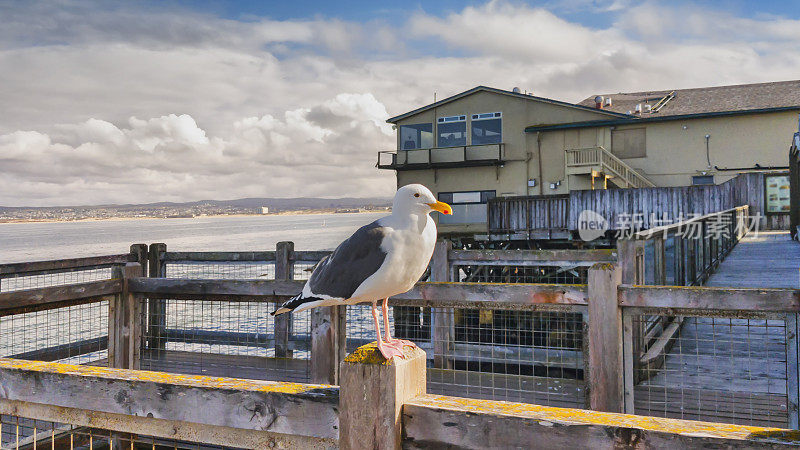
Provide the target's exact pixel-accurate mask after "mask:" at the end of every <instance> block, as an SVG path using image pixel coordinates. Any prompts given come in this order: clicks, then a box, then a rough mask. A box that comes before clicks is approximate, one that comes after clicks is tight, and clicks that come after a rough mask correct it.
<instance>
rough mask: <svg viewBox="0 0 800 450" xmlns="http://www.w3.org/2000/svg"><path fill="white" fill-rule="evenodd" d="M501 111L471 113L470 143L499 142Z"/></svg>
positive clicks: (500, 135)
mask: <svg viewBox="0 0 800 450" xmlns="http://www.w3.org/2000/svg"><path fill="white" fill-rule="evenodd" d="M502 116H503V113H499V112H495V113H484V114H473V115H472V145H484V144H499V143H501V142H503V140H502V130H503V123H502V120H503V119H502Z"/></svg>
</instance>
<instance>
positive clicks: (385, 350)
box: [372, 301, 403, 359]
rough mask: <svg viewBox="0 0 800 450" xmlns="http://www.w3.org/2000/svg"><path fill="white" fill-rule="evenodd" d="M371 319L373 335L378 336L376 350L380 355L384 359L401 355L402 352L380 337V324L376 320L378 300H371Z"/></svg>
mask: <svg viewBox="0 0 800 450" xmlns="http://www.w3.org/2000/svg"><path fill="white" fill-rule="evenodd" d="M372 320H373V321H375V335H376V336H377V337H378V341H377V343H378V350H380V352H381V355H383V357H384V358H386V359H392V357H393V356H399V357H401V358H402V357H403V352H402V351H400V350H399V349H397V348H395V347H394V346H391V345H388V344H387V343H385V342H383V340H382V339H381V324H380V322H379V321H378V302H377V301H374V302H372Z"/></svg>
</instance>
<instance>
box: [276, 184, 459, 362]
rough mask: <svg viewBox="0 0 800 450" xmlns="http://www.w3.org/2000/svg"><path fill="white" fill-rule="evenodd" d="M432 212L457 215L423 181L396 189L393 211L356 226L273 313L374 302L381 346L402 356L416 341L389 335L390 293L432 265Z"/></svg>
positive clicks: (403, 289) (388, 354) (406, 287)
mask: <svg viewBox="0 0 800 450" xmlns="http://www.w3.org/2000/svg"><path fill="white" fill-rule="evenodd" d="M433 211H438V212H440V213H442V214H453V209H452V208H451V207H450V205H448V204H447V203H444V202H440V201H437V200H436V198H435V197H434V196H433V193H431V191H430V190H429V189H428V188H426V187H425V186H423V185H421V184H409V185H407V186H403V187H401V188H400V189H398V190H397V193H396V194H395V196H394V201H393V202H392V214H391V215H388V216H386V217H382V218H380V219H378V220H376V221H374V222H372V223H370V224H368V225H364V226H363V227H361V228H359V229H358V230H356V232H355V233H353V235H352V236H350V237H349V238H347V239H345V240H344V241H343V242H342V243H341V244H339V246H338V247H336V249H335V250H334V251H333V253H331V254H330V255H329V256H326V257H325V258H324V259H323V260H322V261H320V262H319V264H317V266H316V267H314V270H313V272H312V273H311V276H310V277H309V279H308V281H307V282H306V284H305V286H303V290H302V291H301V292H300V294H298V295H296V296H294V297H292V298H291V299H289V300H288V301H287V302H285V303H284V304H283V305H281V306H280V307H279V308H278V309H277V310H275V311H274V312H273V313H272V315H273V316H275V315H278V314H284V313H288V312H300V311H305V310H307V309H310V308H316V307H318V306H333V305H354V304H356V303H363V302H372V319H373V321H374V323H375V333H376V335H377V337H378V340H377V343H378V350H380V352H381V354H382V355H383V356H384V357H385V358H386V359H387V360H389V359H391V358H392V357H394V356H399V357H401V358H403V357H404V356H403V355H404V353H403V346H405V345H411V346H414V344H413V343H412V342H409V341H404V340H402V339H393V338H392V337H391V335H390V334H389V316H388V314H389V309H388V302H389V297H391V296H393V295H398V294H402V293H404V292H407V291H408V290H410V289H411V288H412V287H414V284H415V283H416V282H417V281H419V279H420V277H422V275H423V274H424V273H425V270H426V269H427V268H428V263H429V262H430V260H431V256H432V255H433V247H434V245H435V244H436V223H435V222H434V221H433V219H432V218H431V216H430V213H431V212H433ZM380 299H383V307H382V310H383V311H382V312H383V325H384V330H385V338H383V339H381V329H380V323H379V321H378V300H380Z"/></svg>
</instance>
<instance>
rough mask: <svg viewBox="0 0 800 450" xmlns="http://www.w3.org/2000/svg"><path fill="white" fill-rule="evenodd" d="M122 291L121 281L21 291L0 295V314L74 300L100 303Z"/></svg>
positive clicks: (47, 306) (58, 304)
mask: <svg viewBox="0 0 800 450" xmlns="http://www.w3.org/2000/svg"><path fill="white" fill-rule="evenodd" d="M121 290H122V280H121V279H112V280H102V281H90V282H87V283H77V284H67V285H63V286H49V287H43V288H36V289H26V290H23V291H12V292H3V293H0V313H2V314H7V313H11V312H13V311H16V310H21V309H24V308H28V307H33V306H44V307H46V308H45V309H53V308H59V307H62V306H64V303H67V302H72V301H76V300H94V301H100V300H102V299H103V298H104V297H108V296H110V295H115V294H118V293H119V292H121Z"/></svg>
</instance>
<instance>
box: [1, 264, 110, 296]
mask: <svg viewBox="0 0 800 450" xmlns="http://www.w3.org/2000/svg"><path fill="white" fill-rule="evenodd" d="M109 279H111V268H108V267H107V268H101V269H87V270H76V271H72V272H57V273H48V274H43V275H30V276H26V275H21V276H17V277H12V278H3V279H0V292H11V291H21V290H25V289H36V288H42V287H49V286H63V285H67V284H76V283H88V282H90V281H100V280H109Z"/></svg>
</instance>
